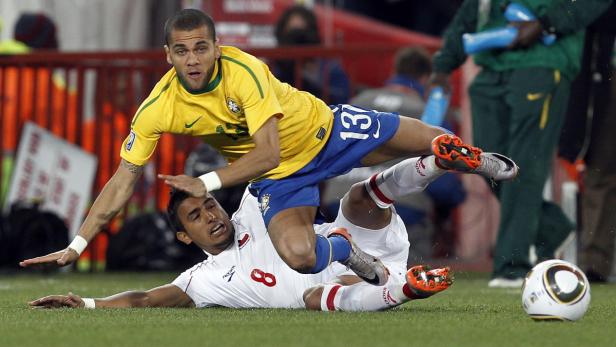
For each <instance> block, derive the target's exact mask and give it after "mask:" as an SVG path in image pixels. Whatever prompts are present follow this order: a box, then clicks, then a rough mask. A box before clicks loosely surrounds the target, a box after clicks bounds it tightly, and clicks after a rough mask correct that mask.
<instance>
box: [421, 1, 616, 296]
mask: <svg viewBox="0 0 616 347" xmlns="http://www.w3.org/2000/svg"><path fill="white" fill-rule="evenodd" d="M610 2H611V1H610V0H587V1H569V0H524V1H519V3H520V4H522V5H524V6H525V7H527V8H528V9H529V10H530V11H531V12H532V13H533V14H534V15H535V17H536V18H537V19H535V20H530V21H525V22H515V23H508V21H507V19H506V18H505V16H504V14H503V9H504V6H506V5H507V4H508V2H507V1H503V0H492V1H479V0H466V1H464V3H463V4H462V6H461V7H460V9H459V10H458V13H457V14H456V16H455V17H454V19H453V21H452V22H451V24H450V25H449V27H448V29H447V30H446V32H445V36H444V44H443V47H442V48H441V50H440V51H439V52H437V53H436V54H435V56H434V66H433V68H434V73H433V76H432V78H431V81H432V84H433V85H440V86H443V87H446V86H447V80H448V76H449V74H450V73H451V72H452V71H453V70H455V69H456V68H457V67H459V66H460V65H461V64H462V63H463V62H464V61H465V60H466V57H467V55H466V54H465V52H464V48H463V44H462V34H464V33H473V32H481V31H484V30H488V29H493V28H497V27H503V26H506V25H515V26H516V27H517V29H518V33H517V36H516V38H515V39H514V41H513V42H512V43H511V44H510V45H509V47H507V48H506V49H502V50H489V51H483V52H480V53H478V54H476V55H475V63H476V64H477V65H479V66H480V67H481V68H482V70H481V72H480V73H479V75H478V76H477V77H476V78H475V80H474V81H473V83H472V85H471V86H470V89H469V94H470V99H471V113H472V117H473V140H474V144H475V145H476V146H480V147H482V148H484V149H486V150H488V151H496V152H499V153H504V154H505V155H508V156H510V157H511V158H513V160H515V161H516V162H517V164H518V165H519V166H520V169H521V170H520V175H519V178H518V179H517V180H515V181H513V182H510V183H506V184H503V185H502V186H500V187H498V189H496V190H495V191H496V194H497V196H498V198H499V200H500V203H501V214H500V216H501V221H500V226H499V231H498V237H497V241H496V248H495V250H494V268H493V273H492V280H491V281H490V283H489V285H490V286H491V287H519V286H521V285H522V282H523V278H524V276H525V275H526V273H527V272H528V271H529V270H530V269H531V267H532V264H531V260H530V259H531V257H530V249H531V246H534V247H535V250H536V253H537V258H538V259H540V260H542V259H548V258H553V256H554V252H555V250H556V249H557V248H558V246H559V245H560V244H561V243H562V242H563V240H565V239H566V238H567V237H568V236H569V234H570V232H571V231H572V230H573V227H574V226H573V224H572V223H571V222H570V221H569V220H568V218H567V217H566V216H565V215H564V213H563V212H562V210H561V209H560V207H559V206H557V205H555V204H553V203H552V202H548V201H545V200H544V199H543V196H542V192H543V187H544V185H545V182H546V179H547V176H548V174H549V172H550V169H551V166H552V156H553V154H554V151H555V149H556V145H557V143H558V136H559V134H560V130H561V127H562V123H563V120H564V115H565V110H566V106H567V101H568V97H569V89H570V83H571V81H572V80H573V79H574V78H575V76H576V75H577V73H578V70H579V68H580V55H581V51H582V46H583V43H584V31H583V29H584V28H585V27H586V26H588V25H589V24H590V23H591V22H592V21H593V20H595V19H596V18H597V17H598V16H599V15H600V14H601V13H602V12H603V11H604V10H605V9H606V8H607V7H608V6H609V5H610ZM542 34H555V35H556V36H557V40H556V42H555V43H554V44H552V45H544V44H543V43H542V42H541V40H540V38H541V36H542Z"/></svg>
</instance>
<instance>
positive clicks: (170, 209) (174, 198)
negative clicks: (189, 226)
mask: <svg viewBox="0 0 616 347" xmlns="http://www.w3.org/2000/svg"><path fill="white" fill-rule="evenodd" d="M170 195H171V196H170V197H169V203H167V219H168V221H169V224H170V225H171V227H172V228H173V230H174V231H175V232H178V231H185V230H186V228H184V225H183V224H182V221H180V216H179V215H178V208H180V204H181V203H182V201H184V200H186V199H188V198H189V197H190V195H189V194H188V193H187V192H185V191H183V190H179V189H175V188H172V189H171V194H170Z"/></svg>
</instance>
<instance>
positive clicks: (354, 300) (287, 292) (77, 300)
mask: <svg viewBox="0 0 616 347" xmlns="http://www.w3.org/2000/svg"><path fill="white" fill-rule="evenodd" d="M443 172H444V170H442V169H439V168H438V167H437V166H436V165H435V160H434V156H428V157H423V158H411V159H407V160H405V161H402V162H400V163H398V164H396V165H394V166H392V167H391V168H389V169H387V170H385V171H384V172H382V173H379V174H377V175H375V176H374V177H372V178H370V179H368V180H366V181H365V182H360V183H357V184H355V185H354V186H353V187H352V188H351V189H350V190H349V192H348V193H347V194H346V195H345V196H344V197H343V198H342V201H341V205H340V206H341V207H340V210H339V213H338V217H337V219H336V221H334V222H333V223H331V224H321V225H315V230H316V232H317V233H319V234H321V235H331V234H337V235H340V236H342V237H344V238H345V239H347V240H349V241H350V242H351V244H352V246H353V249H355V248H356V247H358V246H360V247H362V248H363V249H364V250H366V251H367V252H369V253H370V254H372V255H374V256H377V257H379V258H380V259H381V260H382V262H383V263H384V264H385V266H386V267H387V268H388V270H389V273H390V276H389V280H388V282H387V283H386V284H385V285H384V286H374V285H370V284H368V283H366V282H363V281H361V280H360V278H359V277H357V276H356V275H354V274H353V273H352V272H350V271H349V270H348V269H347V268H346V267H344V266H342V265H341V264H339V263H332V264H330V265H329V266H328V267H327V268H326V270H325V271H323V272H320V273H317V274H300V273H298V272H296V271H294V270H293V269H291V268H290V267H289V266H288V265H287V264H285V262H284V261H283V260H282V259H281V258H280V256H279V255H278V253H277V252H276V250H275V249H274V245H273V244H272V242H271V240H270V238H269V236H268V235H267V229H266V227H265V224H264V222H263V219H262V218H261V212H260V211H259V207H263V205H261V206H259V204H258V202H257V199H256V198H254V197H253V196H252V195H251V194H249V193H248V192H245V194H244V196H243V198H242V201H241V204H240V207H239V209H238V210H237V211H236V212H235V214H234V215H233V218H231V219H229V217H228V215H227V213H226V212H225V211H224V210H223V209H222V208H221V207H220V205H219V204H218V202H217V201H216V200H215V199H214V198H213V197H212V196H211V195H209V194H208V195H207V196H206V197H202V198H195V197H191V196H189V195H188V194H187V193H185V192H182V191H179V190H176V191H174V192H173V193H172V196H171V199H170V201H169V205H168V210H167V212H168V214H169V219H170V221H171V224H172V225H173V227H174V228H175V229H176V231H177V234H176V235H177V238H178V239H179V240H180V241H182V242H184V243H187V244H188V243H191V242H194V243H195V244H196V245H197V246H199V247H200V248H201V249H203V251H204V252H205V253H206V254H207V259H206V260H205V261H203V262H201V263H199V264H197V265H195V266H193V267H192V268H191V269H189V270H187V271H185V272H184V273H182V274H181V275H180V276H179V277H177V278H176V279H175V280H174V281H173V282H172V283H171V284H167V285H164V286H161V287H157V288H154V289H150V290H148V291H143V292H140V291H129V292H124V293H120V294H116V295H112V296H109V297H106V298H100V299H89V298H81V297H79V296H78V295H75V294H72V293H69V294H68V295H67V296H63V295H52V296H46V297H44V298H40V299H37V300H34V301H32V302H30V305H32V306H35V307H46V308H56V307H74V308H78V307H80V308H81V307H88V308H94V307H97V308H98V307H210V306H225V307H232V308H266V307H268V308H304V307H305V308H308V309H312V310H343V311H374V310H382V309H388V308H391V307H395V306H398V305H400V304H402V303H405V302H407V301H409V300H413V299H421V298H426V297H429V296H431V295H433V294H435V293H438V292H440V291H442V290H445V289H447V288H448V287H449V286H450V285H451V283H452V280H453V277H452V276H451V274H450V271H449V268H443V269H434V270H429V269H428V268H427V267H425V266H415V267H412V268H411V269H410V270H408V271H407V269H406V261H407V257H408V248H409V243H408V239H407V232H406V228H405V226H404V223H403V222H402V220H401V219H400V217H399V216H398V215H397V214H396V211H395V209H394V208H392V207H391V203H392V202H393V201H394V200H395V199H396V198H398V197H401V196H403V195H406V194H409V193H413V192H417V191H419V190H422V189H424V188H425V187H426V186H427V185H428V184H429V183H430V182H431V181H433V180H434V179H436V178H437V177H438V176H440V175H441V174H442V173H443ZM333 226H335V227H336V228H333V229H332V227H333ZM351 237H352V241H351Z"/></svg>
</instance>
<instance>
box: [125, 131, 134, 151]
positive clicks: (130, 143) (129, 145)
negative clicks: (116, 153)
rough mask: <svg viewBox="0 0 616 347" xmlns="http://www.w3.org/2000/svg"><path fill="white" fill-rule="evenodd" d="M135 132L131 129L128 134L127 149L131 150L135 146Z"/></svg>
mask: <svg viewBox="0 0 616 347" xmlns="http://www.w3.org/2000/svg"><path fill="white" fill-rule="evenodd" d="M135 137H136V135H135V133H134V132H133V131H132V130H131V131H130V134H128V141H126V150H127V151H130V150H131V148H133V144H134V143H135Z"/></svg>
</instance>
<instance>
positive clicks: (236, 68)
mask: <svg viewBox="0 0 616 347" xmlns="http://www.w3.org/2000/svg"><path fill="white" fill-rule="evenodd" d="M165 38H166V45H165V52H166V54H167V61H168V62H169V63H170V64H172V65H173V68H172V69H171V70H169V72H168V73H166V74H165V76H163V78H162V79H161V80H160V82H159V83H158V84H157V85H156V86H155V87H154V90H153V91H152V93H151V94H150V96H149V97H148V98H147V99H146V100H145V101H144V102H143V104H142V105H141V107H140V108H139V109H138V111H137V113H136V114H135V116H134V118H133V121H132V123H131V131H130V134H129V136H128V137H127V139H126V140H125V142H124V144H123V146H122V149H121V153H120V155H121V157H122V161H121V164H120V166H119V168H118V170H117V171H116V173H115V174H114V176H113V177H112V178H111V180H110V181H109V182H108V183H107V184H106V186H105V187H104V189H103V190H102V192H101V193H100V195H99V196H98V198H97V199H96V201H95V202H94V205H93V206H92V208H91V210H90V212H89V214H88V216H87V217H86V220H85V221H84V223H83V225H82V227H81V229H80V231H79V235H78V236H77V237H76V238H75V239H74V240H73V242H72V243H71V244H70V245H69V247H67V248H66V249H64V250H61V251H58V252H55V253H51V254H49V255H46V256H43V257H38V258H34V259H28V260H25V261H23V262H22V263H21V265H22V266H31V265H40V264H57V265H65V264H68V263H71V262H73V261H75V260H76V259H77V258H78V257H79V254H80V253H81V251H83V249H84V248H85V247H86V245H87V241H88V240H91V239H92V238H93V237H94V235H95V234H96V233H97V232H98V231H99V230H100V229H101V227H102V226H103V225H104V224H106V223H108V222H109V220H110V219H111V218H112V217H113V216H114V215H115V214H117V212H118V211H120V209H121V208H122V207H123V206H124V205H125V204H126V202H127V201H128V199H129V197H130V196H131V195H132V192H133V188H134V185H135V182H136V181H137V179H138V178H139V176H140V175H141V172H142V169H143V165H144V164H145V163H146V162H147V161H148V159H149V158H150V156H151V155H152V153H153V151H154V150H155V147H156V143H157V142H158V139H159V138H160V136H161V134H162V133H165V132H169V133H174V134H186V135H191V136H197V137H200V138H202V139H203V140H204V141H205V142H207V143H209V144H211V145H213V146H214V147H216V148H217V149H218V150H219V151H220V152H221V153H222V154H223V155H224V156H225V157H226V158H227V159H228V160H229V162H230V165H228V166H227V167H224V168H221V169H218V170H216V171H215V172H210V173H207V174H205V175H203V176H201V177H199V178H193V177H188V176H185V175H180V176H169V175H159V177H160V178H161V179H164V180H165V182H166V183H167V184H169V185H171V186H172V187H174V188H177V189H181V190H184V191H187V192H189V193H190V194H191V195H193V196H195V197H203V196H205V195H206V194H207V192H208V191H213V190H215V189H219V188H221V187H229V186H232V185H235V184H239V183H244V182H248V181H250V182H251V185H250V191H251V193H252V194H253V195H254V196H256V197H258V201H259V206H260V209H261V213H262V215H263V219H264V221H265V225H266V226H267V230H268V234H269V236H270V238H271V240H272V243H273V244H274V247H275V249H276V251H277V252H278V254H279V255H280V256H281V258H282V259H283V260H284V261H285V262H286V263H287V264H288V265H289V266H290V267H291V268H293V269H294V270H296V271H299V272H302V273H317V272H320V271H321V270H323V269H324V268H326V267H327V265H328V264H330V263H331V262H333V261H340V262H341V263H343V264H346V265H347V266H348V267H349V268H351V269H352V270H353V271H355V273H357V274H358V275H359V276H360V277H361V278H363V279H364V280H366V281H367V282H369V283H372V284H378V285H383V284H384V283H385V282H386V281H387V270H386V269H385V267H384V266H383V265H382V263H381V262H380V261H379V260H378V259H376V258H374V257H372V256H370V255H369V254H367V253H364V252H363V251H361V250H360V249H359V248H358V247H357V246H355V245H354V244H353V242H352V241H351V240H350V237H349V236H348V234H344V233H340V232H333V233H332V234H331V235H329V236H328V237H325V236H322V235H316V234H315V232H314V227H313V222H315V217H316V216H317V206H318V204H319V192H318V183H319V182H321V181H323V180H325V179H327V178H329V177H333V176H336V175H340V174H342V173H345V172H347V171H349V170H351V169H352V168H353V167H358V166H365V165H374V164H377V163H381V162H383V161H386V160H390V159H394V158H398V157H411V156H417V155H424V154H430V153H431V152H432V150H431V149H432V147H433V146H434V148H435V149H436V150H435V151H436V152H435V154H436V156H437V157H438V159H437V157H435V156H429V157H426V158H424V159H422V160H420V161H417V162H409V163H408V164H405V165H413V166H414V167H415V170H417V171H418V172H419V173H420V174H422V175H423V173H422V172H424V171H425V170H428V171H435V170H436V171H439V170H440V171H444V170H443V169H456V170H466V171H473V172H477V173H481V174H483V175H486V176H489V177H492V178H494V179H506V178H511V177H513V176H515V173H516V172H517V168H516V167H515V164H514V163H512V162H511V161H510V160H508V159H507V158H504V157H502V158H501V157H498V156H493V155H491V154H488V153H481V152H480V151H479V150H478V149H475V148H473V147H470V146H468V145H465V144H463V143H462V142H461V141H459V139H458V138H457V137H454V136H451V135H442V134H443V132H444V131H443V130H442V129H440V128H437V127H431V126H428V125H426V124H424V123H421V122H420V121H418V120H416V119H413V118H410V117H399V116H398V115H397V114H392V113H383V112H378V111H372V110H365V109H361V108H357V107H353V106H351V105H333V106H327V105H325V103H323V102H322V101H321V100H319V99H317V98H315V97H314V96H313V95H311V94H309V93H306V92H302V91H299V90H297V89H295V88H293V87H292V86H290V85H288V84H286V83H282V82H280V81H279V80H277V79H276V77H275V76H273V75H272V74H271V73H270V71H269V69H268V67H267V65H266V64H265V63H263V62H262V61H260V60H259V59H257V58H255V57H253V56H251V55H249V54H247V53H244V52H242V51H241V50H239V49H237V48H233V47H226V46H220V45H219V44H218V40H217V39H216V33H215V28H214V22H213V21H212V19H211V18H210V17H209V16H208V15H206V14H204V13H203V12H201V11H198V10H194V9H186V10H182V11H180V12H178V13H177V14H176V15H174V16H173V17H172V18H170V19H169V20H168V21H167V23H166V24H165ZM439 135H441V136H439ZM433 139H434V141H433ZM503 158H504V159H503ZM439 160H440V161H439ZM386 172H387V171H386ZM379 175H380V176H375V177H373V179H371V180H369V181H367V182H366V183H365V184H366V188H367V189H366V191H367V192H369V195H370V196H371V198H372V199H374V200H375V201H376V202H377V204H378V205H379V206H380V207H381V208H388V207H389V206H390V205H391V202H392V200H393V198H395V196H392V195H391V194H390V192H391V191H394V189H391V187H389V188H388V185H391V184H395V185H398V186H400V185H402V186H404V184H405V183H404V182H401V181H400V180H404V177H403V176H400V177H397V176H395V175H393V171H392V175H393V176H392V177H386V176H387V175H389V174H384V173H383V174H379ZM384 175H385V176H384ZM391 182H394V183H391ZM194 218H195V219H199V220H201V219H206V220H207V221H209V223H217V221H216V219H215V218H213V216H212V215H211V214H209V213H208V212H207V211H206V210H204V211H202V212H200V213H196V214H195V216H194ZM212 230H214V232H215V231H216V230H218V229H217V228H216V227H214V228H212ZM337 230H339V229H337Z"/></svg>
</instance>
